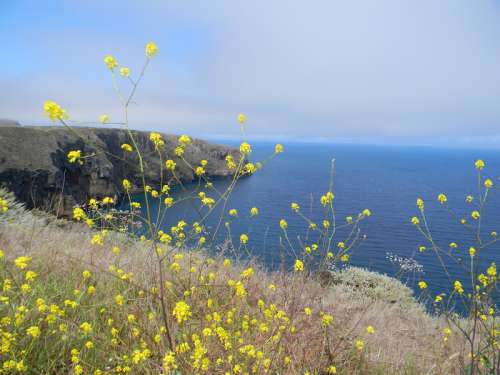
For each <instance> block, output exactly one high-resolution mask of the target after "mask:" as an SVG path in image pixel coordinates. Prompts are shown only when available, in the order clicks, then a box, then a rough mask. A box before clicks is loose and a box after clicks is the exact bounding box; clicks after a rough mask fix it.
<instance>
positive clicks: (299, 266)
mask: <svg viewBox="0 0 500 375" xmlns="http://www.w3.org/2000/svg"><path fill="white" fill-rule="evenodd" d="M293 268H294V270H295V272H302V271H304V262H302V261H301V260H300V259H296V260H295V264H294V266H293Z"/></svg>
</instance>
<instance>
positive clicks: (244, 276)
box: [241, 267, 254, 279]
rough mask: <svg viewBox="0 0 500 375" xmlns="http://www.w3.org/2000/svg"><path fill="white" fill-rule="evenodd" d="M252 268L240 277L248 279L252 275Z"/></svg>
mask: <svg viewBox="0 0 500 375" xmlns="http://www.w3.org/2000/svg"><path fill="white" fill-rule="evenodd" d="M253 273H254V272H253V268H252V267H249V268H247V269H246V270H244V271H243V272H242V273H241V277H242V278H244V279H249V278H250V277H252V275H253Z"/></svg>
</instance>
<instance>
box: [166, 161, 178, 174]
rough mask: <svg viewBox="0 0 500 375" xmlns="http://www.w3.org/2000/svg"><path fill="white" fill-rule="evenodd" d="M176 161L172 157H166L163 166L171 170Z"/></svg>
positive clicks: (173, 168)
mask: <svg viewBox="0 0 500 375" xmlns="http://www.w3.org/2000/svg"><path fill="white" fill-rule="evenodd" d="M176 165H177V164H176V163H175V161H173V160H172V159H168V160H167V161H166V162H165V167H166V168H167V169H168V170H169V171H173V170H175V167H176Z"/></svg>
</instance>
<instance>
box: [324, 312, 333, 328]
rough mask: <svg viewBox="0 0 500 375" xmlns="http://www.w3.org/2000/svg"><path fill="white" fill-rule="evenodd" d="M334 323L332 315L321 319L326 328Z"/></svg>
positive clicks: (325, 315)
mask: <svg viewBox="0 0 500 375" xmlns="http://www.w3.org/2000/svg"><path fill="white" fill-rule="evenodd" d="M332 322H333V316H331V315H330V314H323V316H322V317H321V324H322V325H323V326H325V327H328V326H329V325H330V324H332Z"/></svg>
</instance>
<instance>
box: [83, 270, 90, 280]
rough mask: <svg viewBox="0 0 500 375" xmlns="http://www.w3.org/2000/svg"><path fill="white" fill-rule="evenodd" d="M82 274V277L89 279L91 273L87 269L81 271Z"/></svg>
mask: <svg viewBox="0 0 500 375" xmlns="http://www.w3.org/2000/svg"><path fill="white" fill-rule="evenodd" d="M82 276H83V278H84V279H90V277H91V276H92V273H91V272H90V271H89V270H85V271H83V272H82Z"/></svg>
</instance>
